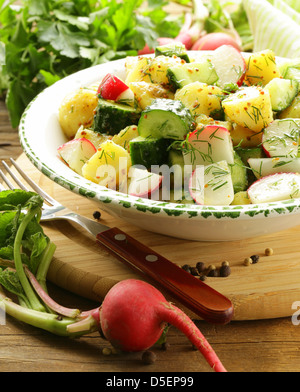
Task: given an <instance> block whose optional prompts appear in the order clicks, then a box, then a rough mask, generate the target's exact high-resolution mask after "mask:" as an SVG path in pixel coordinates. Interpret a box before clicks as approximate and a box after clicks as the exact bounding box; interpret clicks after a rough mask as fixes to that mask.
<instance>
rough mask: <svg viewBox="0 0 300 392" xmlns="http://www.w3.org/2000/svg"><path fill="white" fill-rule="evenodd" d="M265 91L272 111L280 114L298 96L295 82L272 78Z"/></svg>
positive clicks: (297, 86) (296, 82)
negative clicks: (269, 99) (267, 93)
mask: <svg viewBox="0 0 300 392" xmlns="http://www.w3.org/2000/svg"><path fill="white" fill-rule="evenodd" d="M265 89H267V90H268V91H269V93H270V98H271V105H272V110H273V111H274V112H281V111H282V110H284V109H286V108H287V107H288V106H290V105H291V103H292V102H293V100H294V98H295V97H296V95H297V94H298V89H299V83H298V81H297V80H292V79H281V78H274V79H272V80H271V81H270V82H269V83H268V84H267V85H266V86H265Z"/></svg>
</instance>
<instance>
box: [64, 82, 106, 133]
mask: <svg viewBox="0 0 300 392" xmlns="http://www.w3.org/2000/svg"><path fill="white" fill-rule="evenodd" d="M97 103H98V96H97V94H96V92H95V90H94V89H92V88H80V89H78V90H76V91H75V92H73V93H71V94H69V95H68V96H66V97H65V98H64V100H63V102H62V104H61V105H60V107H59V113H58V120H59V124H60V126H61V128H62V130H63V132H64V134H65V135H66V136H67V138H68V139H73V138H74V136H75V134H76V132H77V131H78V129H79V128H80V126H81V125H83V126H84V127H86V128H88V127H89V126H91V124H92V123H93V119H94V110H95V109H96V106H97Z"/></svg>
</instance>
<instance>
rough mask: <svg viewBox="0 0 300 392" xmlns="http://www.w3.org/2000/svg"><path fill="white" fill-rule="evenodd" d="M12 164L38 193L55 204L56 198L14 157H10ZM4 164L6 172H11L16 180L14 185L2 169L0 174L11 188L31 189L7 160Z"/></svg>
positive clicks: (11, 175) (10, 174)
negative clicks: (41, 186)
mask: <svg viewBox="0 0 300 392" xmlns="http://www.w3.org/2000/svg"><path fill="white" fill-rule="evenodd" d="M10 162H11V164H12V165H13V166H14V167H15V168H16V170H17V171H18V173H19V174H20V175H21V177H22V178H23V179H24V180H25V181H26V183H27V184H28V185H30V187H31V188H32V189H33V190H34V191H35V192H36V193H38V194H40V195H41V196H42V197H43V198H44V199H45V200H46V201H48V202H49V203H53V204H55V203H56V202H55V200H54V199H53V198H52V197H51V196H49V195H48V194H47V193H46V192H45V191H43V189H41V188H40V187H39V186H38V185H37V184H36V183H35V182H34V181H33V180H32V179H31V178H30V177H29V176H28V175H27V174H26V173H25V172H24V171H23V170H22V169H21V168H20V166H19V165H18V164H17V163H16V161H15V160H14V159H13V158H10ZM2 164H3V166H4V168H5V170H6V172H7V173H8V174H9V176H10V177H11V178H12V179H13V180H14V182H15V183H16V185H17V186H16V185H14V184H13V183H12V182H11V181H10V179H9V178H8V176H7V175H5V174H4V172H3V171H2V170H1V169H0V176H1V178H2V179H3V181H4V182H5V184H6V185H7V186H8V188H9V189H17V188H20V189H23V190H25V191H29V188H28V187H27V186H26V185H25V184H24V183H23V182H22V181H21V180H20V179H19V178H18V176H17V175H16V174H15V173H14V172H13V171H12V169H11V167H9V165H8V164H7V163H6V162H5V161H2ZM0 189H1V190H3V189H5V188H3V186H1V188H0Z"/></svg>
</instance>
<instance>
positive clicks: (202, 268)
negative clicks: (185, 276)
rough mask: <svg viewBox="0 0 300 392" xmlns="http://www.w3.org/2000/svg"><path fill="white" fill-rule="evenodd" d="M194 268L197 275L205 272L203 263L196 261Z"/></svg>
mask: <svg viewBox="0 0 300 392" xmlns="http://www.w3.org/2000/svg"><path fill="white" fill-rule="evenodd" d="M196 268H197V270H198V272H199V273H201V272H204V271H205V264H204V263H203V261H198V263H197V264H196Z"/></svg>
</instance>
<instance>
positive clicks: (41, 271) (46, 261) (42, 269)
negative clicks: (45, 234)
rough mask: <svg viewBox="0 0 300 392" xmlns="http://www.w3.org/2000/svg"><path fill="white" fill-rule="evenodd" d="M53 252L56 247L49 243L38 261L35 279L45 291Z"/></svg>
mask: <svg viewBox="0 0 300 392" xmlns="http://www.w3.org/2000/svg"><path fill="white" fill-rule="evenodd" d="M55 250H56V245H55V244H54V243H53V242H49V244H48V245H47V248H46V249H45V251H44V253H43V257H42V259H41V261H40V264H39V266H38V270H37V273H36V279H37V281H38V282H39V283H40V285H41V286H42V287H43V289H44V290H45V291H47V287H46V278H47V273H48V269H49V266H50V264H51V262H52V258H53V255H54V252H55Z"/></svg>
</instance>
